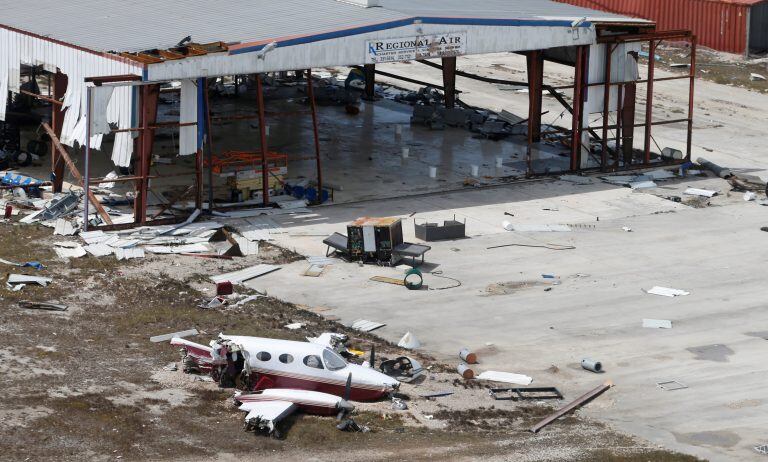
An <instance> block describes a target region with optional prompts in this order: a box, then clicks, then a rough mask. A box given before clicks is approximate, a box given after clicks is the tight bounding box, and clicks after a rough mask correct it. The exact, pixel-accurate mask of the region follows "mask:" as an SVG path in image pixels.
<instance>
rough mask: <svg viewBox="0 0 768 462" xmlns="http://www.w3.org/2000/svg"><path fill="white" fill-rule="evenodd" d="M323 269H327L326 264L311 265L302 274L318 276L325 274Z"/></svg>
mask: <svg viewBox="0 0 768 462" xmlns="http://www.w3.org/2000/svg"><path fill="white" fill-rule="evenodd" d="M323 271H325V265H309V266H308V267H307V269H305V270H304V272H303V273H301V274H302V275H303V276H309V277H313V278H316V277H319V276H320V275H321V274H323Z"/></svg>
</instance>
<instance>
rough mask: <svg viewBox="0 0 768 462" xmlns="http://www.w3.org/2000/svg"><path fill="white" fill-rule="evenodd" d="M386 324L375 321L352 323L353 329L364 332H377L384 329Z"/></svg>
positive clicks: (358, 320) (361, 320)
mask: <svg viewBox="0 0 768 462" xmlns="http://www.w3.org/2000/svg"><path fill="white" fill-rule="evenodd" d="M384 326H386V324H383V323H380V322H375V321H368V320H367V319H357V320H355V321H353V322H352V325H351V326H350V327H352V328H353V329H355V330H359V331H363V332H370V331H372V330H376V329H378V328H380V327H384Z"/></svg>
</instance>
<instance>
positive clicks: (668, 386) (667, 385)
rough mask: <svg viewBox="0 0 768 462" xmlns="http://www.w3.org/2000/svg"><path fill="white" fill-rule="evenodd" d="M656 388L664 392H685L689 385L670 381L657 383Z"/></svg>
mask: <svg viewBox="0 0 768 462" xmlns="http://www.w3.org/2000/svg"><path fill="white" fill-rule="evenodd" d="M656 386H657V387H659V388H661V389H662V390H664V391H675V390H684V389H686V388H688V385H685V384H682V383H680V382H678V381H677V380H668V381H666V382H656Z"/></svg>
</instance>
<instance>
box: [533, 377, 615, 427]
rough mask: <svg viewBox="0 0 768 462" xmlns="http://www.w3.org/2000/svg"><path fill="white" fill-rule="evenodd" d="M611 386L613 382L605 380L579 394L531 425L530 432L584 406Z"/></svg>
mask: <svg viewBox="0 0 768 462" xmlns="http://www.w3.org/2000/svg"><path fill="white" fill-rule="evenodd" d="M612 386H613V383H611V382H605V383H604V384H602V385H600V386H598V387H596V388H594V389H592V390H590V391H588V392H587V393H585V394H583V395H581V396H579V397H578V398H576V399H575V400H573V401H572V402H570V403H569V404H566V405H565V406H564V407H562V408H560V409H558V410H557V411H556V412H555V413H553V414H552V415H550V416H548V417H546V418H545V419H543V420H542V421H541V422H539V423H537V424H536V425H534V426H533V427H531V432H532V433H538V432H539V431H540V430H541V429H542V428H544V427H546V426H547V425H549V424H551V423H552V422H554V421H555V420H557V419H559V418H560V417H562V416H564V415H566V414H568V413H570V412H572V411H574V410H576V409H578V408H580V407H582V406H584V405H585V404H587V403H589V402H590V401H592V400H593V399H595V398H597V397H598V396H600V395H602V394H603V393H605V392H606V391H608V390H609V389H610V388H611V387H612Z"/></svg>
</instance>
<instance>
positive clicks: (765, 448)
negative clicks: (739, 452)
mask: <svg viewBox="0 0 768 462" xmlns="http://www.w3.org/2000/svg"><path fill="white" fill-rule="evenodd" d="M755 451H757V452H759V453H760V454H768V444H763V445H760V446H755Z"/></svg>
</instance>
